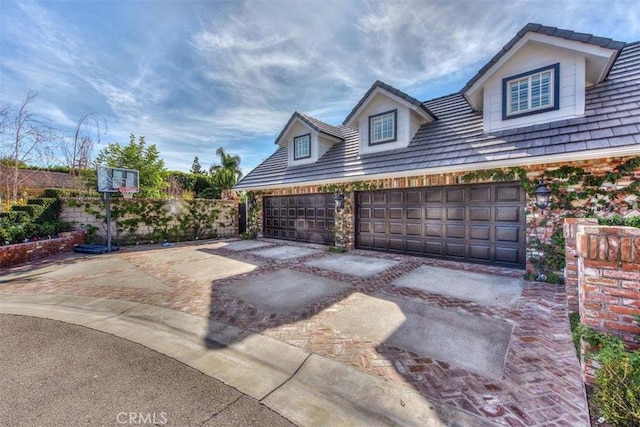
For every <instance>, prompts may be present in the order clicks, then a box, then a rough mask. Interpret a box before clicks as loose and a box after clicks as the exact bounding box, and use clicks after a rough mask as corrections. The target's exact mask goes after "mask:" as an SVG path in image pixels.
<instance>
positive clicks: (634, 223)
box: [598, 215, 640, 228]
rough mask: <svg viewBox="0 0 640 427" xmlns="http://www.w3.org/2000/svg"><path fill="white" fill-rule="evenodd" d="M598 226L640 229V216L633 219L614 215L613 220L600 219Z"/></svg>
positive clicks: (632, 217)
mask: <svg viewBox="0 0 640 427" xmlns="http://www.w3.org/2000/svg"><path fill="white" fill-rule="evenodd" d="M598 224H600V225H613V226H622V227H636V228H640V215H638V216H631V217H622V216H620V215H614V216H612V217H611V218H598Z"/></svg>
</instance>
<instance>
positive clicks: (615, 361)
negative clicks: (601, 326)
mask: <svg viewBox="0 0 640 427" xmlns="http://www.w3.org/2000/svg"><path fill="white" fill-rule="evenodd" d="M595 358H596V360H597V361H598V362H599V364H600V367H599V368H598V370H597V371H596V392H595V396H594V397H595V402H596V405H597V407H598V409H599V410H600V413H601V415H602V416H603V417H604V418H605V419H606V420H607V421H608V422H609V423H611V424H613V425H616V426H640V351H634V352H631V353H629V352H626V351H625V349H624V346H623V344H622V342H620V341H618V342H617V343H616V344H615V345H607V346H605V347H603V348H602V350H600V351H599V352H598V353H597V354H596V356H595Z"/></svg>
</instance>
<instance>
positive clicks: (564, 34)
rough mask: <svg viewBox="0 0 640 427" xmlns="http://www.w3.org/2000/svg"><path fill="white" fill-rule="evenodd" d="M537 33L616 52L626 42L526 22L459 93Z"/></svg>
mask: <svg viewBox="0 0 640 427" xmlns="http://www.w3.org/2000/svg"><path fill="white" fill-rule="evenodd" d="M529 32H532V33H538V34H544V35H548V36H551V37H559V38H563V39H566V40H572V41H577V42H581V43H588V44H592V45H595V46H600V47H603V48H608V49H614V50H617V51H618V52H619V51H620V50H622V49H623V48H624V47H625V46H626V45H627V43H625V42H621V41H616V40H613V39H610V38H606V37H598V36H594V35H593V34H588V33H578V32H575V31H572V30H567V29H562V28H557V27H549V26H544V25H542V24H537V23H533V22H529V23H527V24H526V25H525V26H524V27H522V29H520V31H518V32H517V33H516V35H515V36H514V37H512V38H511V40H509V41H508V42H507V44H505V45H504V46H503V47H502V49H500V50H499V51H498V53H496V54H495V55H494V56H493V57H492V58H491V59H490V60H489V62H487V63H486V64H485V65H484V66H483V67H482V68H480V70H479V71H478V72H477V73H476V74H475V75H474V76H473V77H472V78H471V79H470V80H469V81H468V82H467V84H466V85H464V87H463V88H462V89H460V93H464V92H466V91H467V90H468V89H469V88H471V86H473V85H474V84H475V83H476V82H477V81H478V80H479V79H480V78H481V77H482V76H483V75H484V73H486V72H487V71H488V70H489V68H491V67H492V66H493V65H495V64H496V63H497V62H498V61H499V60H500V59H501V58H502V57H503V56H504V55H505V54H506V53H507V52H508V51H509V50H511V48H512V47H513V46H514V45H515V44H516V43H518V41H520V39H522V37H524V36H525V35H526V34H527V33H529Z"/></svg>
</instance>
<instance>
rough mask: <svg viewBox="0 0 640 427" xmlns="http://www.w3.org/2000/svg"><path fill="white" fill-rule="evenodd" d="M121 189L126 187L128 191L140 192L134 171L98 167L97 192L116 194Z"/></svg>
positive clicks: (137, 178)
mask: <svg viewBox="0 0 640 427" xmlns="http://www.w3.org/2000/svg"><path fill="white" fill-rule="evenodd" d="M121 187H126V188H127V189H128V190H130V191H133V192H134V193H137V192H138V191H139V190H140V181H139V176H138V171H137V170H135V169H124V168H112V167H108V166H98V192H100V193H118V192H120V190H119V188H121Z"/></svg>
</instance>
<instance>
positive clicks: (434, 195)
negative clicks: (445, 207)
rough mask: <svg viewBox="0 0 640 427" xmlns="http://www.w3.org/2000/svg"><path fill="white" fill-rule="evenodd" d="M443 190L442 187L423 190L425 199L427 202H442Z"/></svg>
mask: <svg viewBox="0 0 640 427" xmlns="http://www.w3.org/2000/svg"><path fill="white" fill-rule="evenodd" d="M443 193H444V192H443V190H442V188H434V189H427V190H425V192H424V196H425V201H426V202H427V203H429V202H431V203H438V202H439V203H442V202H443V200H442V195H443Z"/></svg>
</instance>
